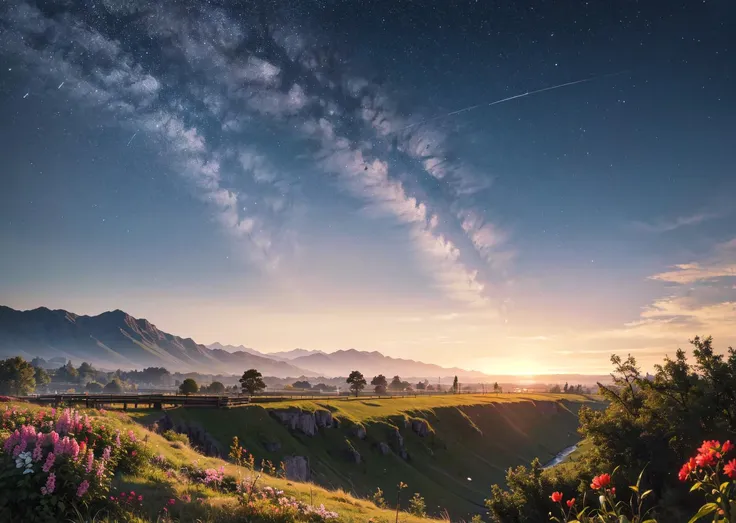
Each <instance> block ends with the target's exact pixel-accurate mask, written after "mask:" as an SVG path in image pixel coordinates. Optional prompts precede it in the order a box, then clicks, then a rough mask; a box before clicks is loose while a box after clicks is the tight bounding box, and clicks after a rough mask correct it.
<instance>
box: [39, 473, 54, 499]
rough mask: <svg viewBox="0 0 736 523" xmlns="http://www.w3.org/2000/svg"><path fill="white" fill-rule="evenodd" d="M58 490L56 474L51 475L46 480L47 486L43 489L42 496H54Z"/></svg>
mask: <svg viewBox="0 0 736 523" xmlns="http://www.w3.org/2000/svg"><path fill="white" fill-rule="evenodd" d="M55 489H56V474H54V473H53V472H52V473H51V474H49V477H48V478H46V485H45V486H43V487H41V494H43V495H44V496H46V495H48V494H53V492H54V490H55Z"/></svg>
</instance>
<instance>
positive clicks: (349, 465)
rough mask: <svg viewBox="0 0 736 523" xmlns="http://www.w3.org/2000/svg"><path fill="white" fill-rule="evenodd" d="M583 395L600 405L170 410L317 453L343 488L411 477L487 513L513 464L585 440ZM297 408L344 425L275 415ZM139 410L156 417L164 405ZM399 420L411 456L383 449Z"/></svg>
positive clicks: (359, 493) (550, 402)
mask: <svg viewBox="0 0 736 523" xmlns="http://www.w3.org/2000/svg"><path fill="white" fill-rule="evenodd" d="M583 404H588V405H590V406H592V407H594V408H597V407H599V406H600V405H601V404H600V402H599V401H598V399H597V398H594V397H587V396H574V395H553V394H500V395H494V394H487V395H446V396H430V397H418V398H396V399H388V398H387V399H380V400H377V399H369V400H362V399H360V398H357V399H355V398H351V399H330V400H323V401H319V400H315V401H284V402H275V403H268V404H264V405H249V406H244V407H235V408H231V409H204V408H200V409H195V408H186V409H185V408H178V409H172V410H169V411H167V413H168V414H169V415H170V416H171V417H173V418H175V419H178V420H180V421H184V422H186V423H189V424H198V425H200V426H201V427H204V428H205V429H206V430H207V432H208V433H209V434H210V435H211V436H212V437H213V438H215V439H216V440H217V441H219V442H220V444H221V445H222V446H223V447H224V448H227V447H228V446H229V444H230V441H231V440H232V438H233V437H234V436H237V437H238V438H239V439H240V441H241V444H243V445H244V446H245V447H246V448H247V449H248V450H249V451H250V452H252V453H253V454H254V455H255V456H256V458H257V460H260V459H262V458H263V459H269V460H271V461H273V462H274V463H278V462H279V461H280V460H281V459H282V458H283V457H284V456H288V455H301V456H308V457H309V459H310V465H311V468H312V470H313V477H312V480H313V481H314V482H315V483H318V484H320V485H322V486H324V487H326V488H329V489H337V488H342V489H344V490H345V491H347V492H350V493H351V494H352V495H353V496H356V497H360V498H365V497H367V496H369V495H370V494H371V493H372V492H374V491H375V489H376V488H377V487H380V488H381V489H383V490H384V492H385V493H386V497H387V499H389V500H390V499H391V497H392V496H393V495H394V494H395V492H396V484H397V483H398V482H399V481H403V482H405V483H407V484H408V485H409V487H408V489H407V491H406V492H407V494H406V495H405V496H404V497H405V498H406V499H408V498H409V497H410V496H411V494H413V493H414V492H419V493H420V494H422V495H423V496H424V497H425V498H426V500H427V508H428V510H429V511H430V513H432V514H439V513H440V512H441V511H442V510H445V509H446V510H448V511H449V513H450V514H452V515H453V516H454V517H455V518H458V517H468V516H469V515H472V514H474V513H483V512H484V508H483V500H484V499H485V498H486V497H487V496H488V493H489V491H490V486H491V484H493V483H503V481H504V478H505V471H506V469H507V468H508V467H511V466H516V465H519V464H527V463H529V462H530V461H531V460H532V459H534V458H535V457H538V458H539V459H540V460H541V461H542V462H546V461H548V460H549V459H551V458H552V457H554V455H555V454H556V453H557V452H559V451H560V450H561V449H563V448H565V447H568V446H570V445H572V444H574V443H576V442H577V440H578V435H577V432H576V429H577V425H578V421H577V411H578V409H579V408H580V406H581V405H583ZM288 408H299V409H303V410H316V409H328V410H330V411H332V413H333V416H335V417H336V418H338V419H339V420H340V421H341V426H340V428H330V429H321V430H320V431H319V434H317V435H316V436H315V437H308V436H305V435H303V434H300V433H293V434H292V433H290V431H289V430H288V429H287V428H286V427H284V426H282V425H281V424H280V423H279V422H278V421H277V420H275V419H274V418H273V417H272V416H270V415H269V411H270V410H273V409H288ZM133 415H134V416H135V417H136V418H137V419H138V421H140V422H142V423H150V422H151V421H153V420H155V419H156V418H157V417H159V416H161V415H162V414H161V413H160V412H158V413H153V412H147V413H138V414H133ZM417 417H418V418H423V419H426V420H427V421H428V423H429V425H430V427H431V431H433V433H431V434H430V435H429V436H427V437H426V438H420V437H419V436H417V435H416V434H414V433H413V432H412V430H411V428H410V427H409V428H407V427H406V426H405V425H404V420H409V419H411V418H417ZM355 423H360V424H361V425H363V426H364V427H365V428H366V430H367V437H366V439H365V440H359V439H357V438H356V437H354V436H353V435H352V433H351V430H350V428H351V425H352V424H355ZM397 428H398V429H399V431H400V433H401V434H402V436H403V438H404V441H405V447H406V450H407V452H408V453H409V456H410V457H409V460H404V459H402V458H400V457H399V456H398V455H397V454H396V453H391V454H389V455H386V456H383V455H381V454H380V453H379V452H378V451H377V448H376V447H377V444H378V443H379V442H386V443H388V444H389V445H391V446H392V447H393V448H394V449H396V446H395V444H394V440H393V437H392V434H393V432H394V431H395V430H396V429H397ZM273 443H278V444H280V450H278V451H275V452H272V451H269V450H268V449H267V447H269V444H273ZM350 447H352V448H354V449H355V450H357V451H358V452H359V453H360V454H361V456H362V458H363V461H362V463H360V464H355V463H354V462H350V461H349V460H348V459H347V453H348V449H349V448H350ZM468 519H469V517H468Z"/></svg>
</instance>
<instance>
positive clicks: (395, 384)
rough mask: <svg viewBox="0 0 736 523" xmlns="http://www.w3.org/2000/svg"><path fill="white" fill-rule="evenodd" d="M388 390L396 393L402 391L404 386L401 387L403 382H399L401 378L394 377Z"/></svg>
mask: <svg viewBox="0 0 736 523" xmlns="http://www.w3.org/2000/svg"><path fill="white" fill-rule="evenodd" d="M388 388H389V389H391V390H395V391H397V392H398V391H402V390H404V385H403V382H402V381H401V378H400V377H398V376H394V377H393V379H392V380H391V384H390V385H389V386H388Z"/></svg>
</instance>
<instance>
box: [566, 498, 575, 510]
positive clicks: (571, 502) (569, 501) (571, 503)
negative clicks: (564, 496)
mask: <svg viewBox="0 0 736 523" xmlns="http://www.w3.org/2000/svg"><path fill="white" fill-rule="evenodd" d="M574 504H575V498H570V499H568V500H567V506H568V508H572V506H573V505H574Z"/></svg>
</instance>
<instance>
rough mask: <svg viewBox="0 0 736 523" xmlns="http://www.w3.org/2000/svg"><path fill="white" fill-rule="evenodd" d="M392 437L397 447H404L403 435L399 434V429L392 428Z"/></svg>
mask: <svg viewBox="0 0 736 523" xmlns="http://www.w3.org/2000/svg"><path fill="white" fill-rule="evenodd" d="M393 438H394V441H395V443H396V446H397V447H398V448H399V449H403V448H404V436H402V435H401V432H399V429H394V432H393Z"/></svg>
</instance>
